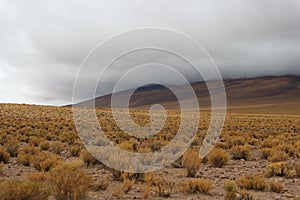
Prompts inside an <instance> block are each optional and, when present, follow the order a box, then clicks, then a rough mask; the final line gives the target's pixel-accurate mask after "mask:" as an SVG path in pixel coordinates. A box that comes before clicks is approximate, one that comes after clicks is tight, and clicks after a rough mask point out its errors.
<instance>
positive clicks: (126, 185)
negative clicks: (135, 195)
mask: <svg viewBox="0 0 300 200" xmlns="http://www.w3.org/2000/svg"><path fill="white" fill-rule="evenodd" d="M133 185H134V180H130V179H129V178H125V179H124V180H123V185H122V189H123V192H124V193H125V194H127V193H128V192H129V191H130V190H131V188H132V186H133Z"/></svg>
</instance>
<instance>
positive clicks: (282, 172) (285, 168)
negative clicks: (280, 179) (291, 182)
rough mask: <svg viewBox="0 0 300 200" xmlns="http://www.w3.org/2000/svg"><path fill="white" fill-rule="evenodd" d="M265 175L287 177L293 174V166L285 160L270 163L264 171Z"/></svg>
mask: <svg viewBox="0 0 300 200" xmlns="http://www.w3.org/2000/svg"><path fill="white" fill-rule="evenodd" d="M265 175H266V176H267V177H273V176H285V177H287V178H290V177H293V176H294V171H293V166H292V165H291V164H289V163H287V162H276V163H271V164H269V165H268V166H267V169H266V171H265Z"/></svg>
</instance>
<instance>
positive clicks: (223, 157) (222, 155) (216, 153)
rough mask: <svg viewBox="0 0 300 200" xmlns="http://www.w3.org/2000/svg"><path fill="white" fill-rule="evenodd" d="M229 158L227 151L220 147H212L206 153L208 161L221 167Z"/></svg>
mask: <svg viewBox="0 0 300 200" xmlns="http://www.w3.org/2000/svg"><path fill="white" fill-rule="evenodd" d="M229 159H230V156H229V155H228V153H227V152H226V151H225V150H223V149H220V148H217V149H213V150H212V152H211V153H210V154H209V155H208V162H209V163H210V164H211V165H213V166H215V167H223V166H224V165H226V164H227V163H228V161H229Z"/></svg>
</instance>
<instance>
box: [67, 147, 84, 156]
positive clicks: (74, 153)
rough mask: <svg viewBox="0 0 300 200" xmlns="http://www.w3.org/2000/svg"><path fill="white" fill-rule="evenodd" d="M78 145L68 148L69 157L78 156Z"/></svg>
mask: <svg viewBox="0 0 300 200" xmlns="http://www.w3.org/2000/svg"><path fill="white" fill-rule="evenodd" d="M80 150H81V149H80V147H79V146H72V147H71V148H70V149H69V156H71V157H78V156H79V155H80Z"/></svg>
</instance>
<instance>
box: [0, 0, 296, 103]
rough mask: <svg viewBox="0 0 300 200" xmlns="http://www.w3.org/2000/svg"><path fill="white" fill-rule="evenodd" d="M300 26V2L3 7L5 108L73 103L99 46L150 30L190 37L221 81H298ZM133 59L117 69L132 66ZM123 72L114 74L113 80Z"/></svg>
mask: <svg viewBox="0 0 300 200" xmlns="http://www.w3.org/2000/svg"><path fill="white" fill-rule="evenodd" d="M299 24H300V2H299V1H298V0H286V1H282V0H264V1H261V0H251V1H239V0H228V1H217V0H204V1H198V0H189V1H184V0H179V1H174V0H165V1H159V0H151V1H148V0H147V1H140V0H130V1H129V0H112V1H83V0H82V1H63V2H62V1H58V0H54V1H30V0H29V1H26V2H18V3H17V2H15V1H9V0H1V1H0V27H1V28H0V44H1V46H0V92H1V94H2V95H1V97H0V102H18V103H38V104H52V105H61V104H66V103H70V102H71V96H72V87H73V83H74V79H75V76H76V72H77V70H78V69H79V66H80V64H81V62H82V61H83V59H84V58H85V56H86V55H87V54H88V53H89V51H90V50H91V49H92V48H93V47H94V46H95V45H97V44H98V43H99V42H102V41H104V40H105V39H107V38H109V37H110V36H112V35H114V34H117V33H119V32H122V31H125V30H130V29H134V28H139V27H150V26H151V27H165V28H170V29H175V30H178V31H180V32H182V33H185V34H187V35H189V36H191V37H193V38H194V39H195V40H197V41H198V42H199V43H201V44H202V45H203V46H204V47H205V48H206V49H207V50H208V52H209V53H210V55H211V56H212V58H213V59H214V60H215V62H216V64H217V65H218V67H219V68H220V71H221V73H222V75H223V77H224V78H237V77H253V76H263V75H285V74H294V75H300V66H299V63H300V56H299V55H300V26H299ZM149 37H151V36H149ZM154 39H155V38H154ZM179 45H181V44H179ZM115 48H118V46H116V47H115ZM110 51H112V52H113V49H110ZM195 56H198V55H195ZM135 58H136V57H135ZM142 58H143V56H142V55H139V59H142ZM132 59H133V58H130V56H129V57H128V58H127V59H124V60H123V61H122V62H121V63H120V66H123V65H125V64H127V65H128V66H130V63H131V62H132ZM163 59H169V58H168V57H167V56H166V57H164V58H163ZM171 60H172V59H171ZM142 61H143V60H142ZM178 63H180V62H179V61H176V59H175V60H172V61H170V64H174V65H178ZM182 66H183V68H184V69H185V68H186V70H185V72H184V75H186V76H187V78H188V79H189V80H191V81H194V80H196V78H195V77H194V76H193V71H191V70H190V68H188V67H184V65H182ZM92 73H93V72H91V73H87V75H86V76H87V80H89V78H91V76H92ZM120 73H121V70H118V69H117V68H116V69H115V70H111V72H110V74H108V77H114V76H115V75H116V76H117V75H119V74H120ZM138 76H139V77H142V76H145V77H146V76H147V74H138ZM159 77H164V76H159ZM166 77H167V75H166V76H165V77H164V79H166V81H167V82H168V83H169V84H176V80H173V79H172V78H166ZM107 84H110V80H109V78H108V80H107ZM131 86H132V84H128V86H127V87H131ZM125 88H126V86H125ZM103 92H104V93H105V91H103ZM106 92H108V91H106Z"/></svg>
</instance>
